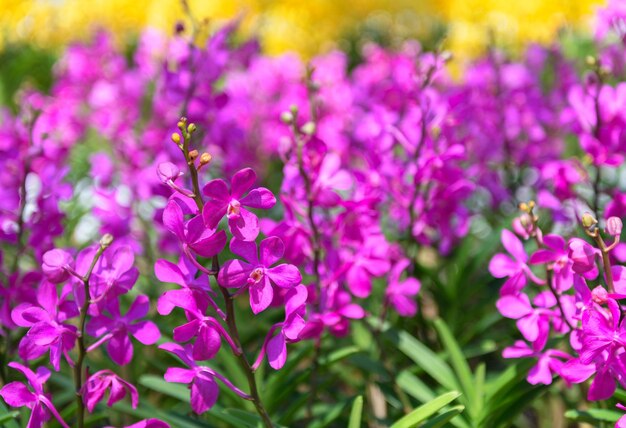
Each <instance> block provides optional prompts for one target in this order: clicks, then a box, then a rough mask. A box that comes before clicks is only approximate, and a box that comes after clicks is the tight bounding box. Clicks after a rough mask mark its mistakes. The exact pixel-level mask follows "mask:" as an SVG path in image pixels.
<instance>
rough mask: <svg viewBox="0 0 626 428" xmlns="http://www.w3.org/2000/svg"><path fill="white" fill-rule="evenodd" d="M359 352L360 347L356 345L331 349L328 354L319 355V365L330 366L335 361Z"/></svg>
mask: <svg viewBox="0 0 626 428" xmlns="http://www.w3.org/2000/svg"><path fill="white" fill-rule="evenodd" d="M359 352H361V349H360V348H359V347H358V346H347V347H345V348H341V349H338V350H336V351H332V352H330V353H329V354H328V355H325V356H323V357H321V358H320V365H323V366H332V365H333V364H335V363H336V362H339V361H341V360H343V359H346V358H348V357H350V356H352V355H354V354H358V353H359Z"/></svg>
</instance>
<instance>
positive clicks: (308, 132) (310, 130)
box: [300, 122, 315, 135]
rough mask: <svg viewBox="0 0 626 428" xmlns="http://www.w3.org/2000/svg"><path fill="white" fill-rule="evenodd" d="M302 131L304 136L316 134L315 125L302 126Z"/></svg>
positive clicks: (306, 124)
mask: <svg viewBox="0 0 626 428" xmlns="http://www.w3.org/2000/svg"><path fill="white" fill-rule="evenodd" d="M300 130H301V131H302V133H303V134H306V135H313V134H315V123H314V122H307V123H305V124H304V125H302V128H300Z"/></svg>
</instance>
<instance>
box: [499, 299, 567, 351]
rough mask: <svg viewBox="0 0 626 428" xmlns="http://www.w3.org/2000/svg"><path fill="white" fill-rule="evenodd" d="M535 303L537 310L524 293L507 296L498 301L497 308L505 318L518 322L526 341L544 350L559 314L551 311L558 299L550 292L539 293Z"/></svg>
mask: <svg viewBox="0 0 626 428" xmlns="http://www.w3.org/2000/svg"><path fill="white" fill-rule="evenodd" d="M533 303H534V304H535V306H537V307H536V308H534V307H533V306H532V305H531V303H530V299H529V298H528V296H527V295H526V294H524V293H519V294H517V295H512V294H507V295H504V296H502V297H500V299H498V301H497V302H496V307H497V308H498V310H499V311H500V313H501V314H502V315H503V316H505V317H507V318H511V319H515V320H517V323H516V324H517V328H519V330H520V332H521V333H522V335H523V336H524V338H525V339H526V340H528V341H529V342H533V347H535V348H536V349H542V348H543V347H544V345H545V344H546V342H547V341H548V336H549V334H550V321H551V319H552V318H553V317H555V316H559V313H558V312H557V311H555V310H552V309H550V308H552V307H554V306H555V305H556V299H555V298H554V296H553V295H552V294H551V293H550V292H549V291H544V292H542V293H539V294H538V295H537V296H536V297H535V298H534V299H533Z"/></svg>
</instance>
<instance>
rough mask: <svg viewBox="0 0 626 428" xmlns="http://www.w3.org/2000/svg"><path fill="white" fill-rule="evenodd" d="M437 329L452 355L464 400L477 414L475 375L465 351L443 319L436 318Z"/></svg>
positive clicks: (451, 360)
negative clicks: (464, 353)
mask: <svg viewBox="0 0 626 428" xmlns="http://www.w3.org/2000/svg"><path fill="white" fill-rule="evenodd" d="M435 329H437V333H438V334H439V339H441V342H442V343H443V346H444V348H445V349H446V351H447V352H448V355H449V356H450V362H451V363H452V367H454V371H455V373H456V375H457V378H458V381H459V384H460V385H461V391H462V392H463V394H464V398H465V400H464V401H465V402H466V403H467V404H468V405H470V406H471V408H470V413H471V414H472V415H474V414H477V413H476V411H478V410H479V409H475V408H474V406H472V404H474V403H475V400H476V391H475V390H474V376H473V375H472V371H471V370H470V367H469V364H468V363H467V360H466V359H465V357H464V356H463V351H461V347H460V346H459V344H458V343H457V341H456V340H455V339H454V337H453V336H452V333H451V332H450V329H449V328H448V326H447V325H446V324H445V322H444V321H443V320H441V319H437V320H435Z"/></svg>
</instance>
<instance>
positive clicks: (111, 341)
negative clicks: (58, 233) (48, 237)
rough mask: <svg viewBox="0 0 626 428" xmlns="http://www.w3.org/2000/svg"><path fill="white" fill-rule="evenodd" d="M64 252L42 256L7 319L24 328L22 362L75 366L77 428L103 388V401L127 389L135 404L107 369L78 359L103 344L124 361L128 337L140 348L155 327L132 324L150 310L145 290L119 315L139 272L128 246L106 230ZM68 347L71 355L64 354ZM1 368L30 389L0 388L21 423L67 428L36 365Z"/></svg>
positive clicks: (129, 349) (129, 354)
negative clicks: (21, 413)
mask: <svg viewBox="0 0 626 428" xmlns="http://www.w3.org/2000/svg"><path fill="white" fill-rule="evenodd" d="M71 251H72V252H73V250H62V249H57V248H55V249H52V250H50V251H47V252H46V253H44V254H43V256H42V266H41V271H42V273H43V277H42V278H39V284H38V286H37V288H36V293H34V294H35V295H34V296H33V298H32V299H25V300H24V301H22V303H20V304H19V305H17V306H16V307H15V308H13V310H12V311H11V320H12V322H13V323H14V324H15V325H17V326H19V327H24V328H27V329H28V330H27V332H26V334H25V335H24V336H23V337H22V339H21V340H20V342H19V347H18V355H19V357H20V358H21V359H22V360H23V361H25V362H29V361H34V360H37V359H39V358H40V357H41V356H44V355H46V354H49V361H50V365H51V366H52V367H53V369H54V370H55V371H59V370H60V369H61V363H62V361H63V360H64V361H65V362H66V363H67V364H68V365H69V366H70V367H72V368H73V369H74V373H75V379H74V380H75V387H76V395H77V406H78V410H77V424H78V425H79V426H82V425H83V423H84V409H85V408H86V409H87V411H88V412H89V413H93V412H94V410H95V408H96V405H97V404H98V403H99V402H100V401H102V399H103V398H104V395H105V393H107V392H108V395H109V399H108V401H107V405H108V406H111V405H113V404H114V403H115V402H117V401H120V400H122V399H123V398H124V397H125V396H126V395H127V394H128V395H130V398H131V402H132V406H133V407H137V404H138V400H139V397H138V393H137V389H136V388H135V387H134V386H133V385H132V384H130V383H129V382H127V381H126V380H124V379H122V378H120V377H119V376H118V375H116V374H115V373H114V372H113V371H111V370H100V371H98V372H96V373H93V374H90V373H88V371H87V369H86V367H85V366H84V364H85V362H86V361H85V360H86V359H87V358H89V355H90V354H91V353H92V352H94V351H95V350H96V349H97V348H98V347H99V346H100V345H103V344H105V343H106V344H107V351H108V355H109V358H110V359H111V360H112V362H114V363H115V364H116V365H120V366H123V365H126V364H128V363H130V361H131V360H132V358H133V344H132V341H131V339H130V337H131V336H132V337H134V338H135V339H137V340H138V341H139V342H140V343H142V344H143V345H152V344H154V343H156V341H157V340H158V339H159V337H160V332H159V329H158V328H157V326H156V325H155V324H154V323H153V322H152V321H148V320H141V321H137V320H140V319H142V318H144V317H145V316H146V315H147V313H148V310H149V305H150V302H149V300H148V298H147V296H145V295H138V296H137V297H136V298H135V300H134V302H133V303H132V304H131V306H130V308H129V310H128V312H127V313H126V315H124V316H122V315H121V314H120V298H121V296H123V295H126V294H127V293H128V292H129V291H130V290H131V289H132V288H133V286H134V285H135V282H136V281H137V278H138V276H139V272H138V270H137V268H135V267H133V264H134V255H133V252H132V250H131V249H130V248H129V247H127V246H124V245H118V244H116V243H113V238H112V236H111V235H105V236H104V237H103V238H102V239H101V240H100V243H99V244H98V246H96V247H87V248H85V249H83V250H82V251H80V252H78V253H77V254H76V255H75V256H74V255H73V254H72V252H71ZM33 291H34V290H33ZM87 335H89V336H92V337H93V339H94V340H93V343H91V344H89V343H88V342H87ZM74 351H75V353H76V354H77V356H76V357H75V358H74V357H72V355H71V354H72V353H73V352H74ZM8 366H9V367H11V368H14V369H15V370H19V371H20V372H22V373H23V375H24V376H25V377H26V380H27V381H28V383H29V385H30V387H31V389H29V388H28V387H27V386H26V385H24V384H23V383H20V382H11V383H8V384H6V385H5V386H4V387H3V388H2V389H1V390H0V395H1V396H2V397H3V398H4V399H5V401H6V402H7V403H8V404H10V405H11V406H14V407H22V406H27V407H29V408H30V409H31V417H30V421H29V425H28V426H29V427H41V426H43V425H44V423H45V422H46V421H47V420H49V419H50V417H51V416H54V417H55V418H56V419H57V420H58V421H59V423H60V424H61V425H62V426H64V427H67V426H68V424H67V423H66V422H65V421H64V420H63V419H62V417H61V415H60V414H59V412H58V411H57V409H56V408H55V406H54V404H53V402H52V397H50V396H49V394H46V393H45V392H44V389H43V384H44V383H45V382H46V381H47V380H48V378H49V377H50V371H49V370H48V369H47V368H46V367H44V366H42V367H39V368H38V369H37V370H36V371H35V372H33V371H32V370H31V369H29V368H28V367H26V366H24V365H22V364H19V363H16V362H12V363H9V364H8Z"/></svg>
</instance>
